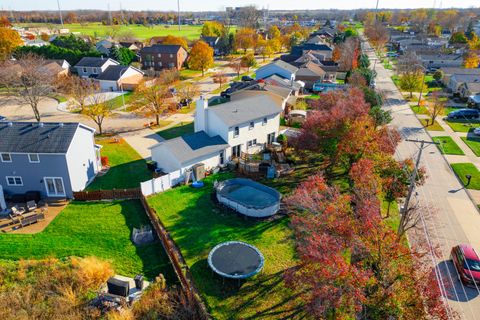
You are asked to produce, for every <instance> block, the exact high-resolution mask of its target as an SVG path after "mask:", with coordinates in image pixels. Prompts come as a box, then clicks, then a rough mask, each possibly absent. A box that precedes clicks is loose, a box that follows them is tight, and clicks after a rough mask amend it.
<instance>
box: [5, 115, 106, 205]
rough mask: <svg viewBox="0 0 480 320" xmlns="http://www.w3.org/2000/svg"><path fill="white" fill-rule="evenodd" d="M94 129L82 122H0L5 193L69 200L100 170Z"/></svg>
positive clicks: (98, 150)
mask: <svg viewBox="0 0 480 320" xmlns="http://www.w3.org/2000/svg"><path fill="white" fill-rule="evenodd" d="M94 133H95V129H92V128H90V127H87V126H85V125H83V124H81V123H37V122H0V136H1V137H2V139H0V184H1V185H2V187H3V190H4V192H5V193H6V194H11V195H14V194H23V193H26V192H28V191H37V192H40V194H41V196H42V197H45V198H72V197H73V192H75V191H81V190H83V189H85V187H86V186H87V185H88V184H89V183H90V182H91V181H93V179H94V178H95V176H96V175H97V173H98V172H99V171H100V170H101V159H100V146H99V145H96V144H95V140H94Z"/></svg>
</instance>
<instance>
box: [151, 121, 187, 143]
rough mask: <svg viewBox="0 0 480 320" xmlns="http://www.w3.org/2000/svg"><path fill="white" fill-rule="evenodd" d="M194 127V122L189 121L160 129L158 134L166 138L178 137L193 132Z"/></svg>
mask: <svg viewBox="0 0 480 320" xmlns="http://www.w3.org/2000/svg"><path fill="white" fill-rule="evenodd" d="M193 130H194V127H193V122H188V123H179V124H177V125H176V126H174V127H171V128H169V129H164V130H160V131H158V132H157V134H158V135H159V136H160V137H162V138H164V139H166V140H169V139H173V138H176V137H180V136H183V135H184V134H189V133H193Z"/></svg>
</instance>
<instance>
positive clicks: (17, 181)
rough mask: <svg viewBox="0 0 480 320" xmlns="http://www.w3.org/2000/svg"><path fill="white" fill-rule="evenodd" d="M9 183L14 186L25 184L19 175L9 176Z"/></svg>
mask: <svg viewBox="0 0 480 320" xmlns="http://www.w3.org/2000/svg"><path fill="white" fill-rule="evenodd" d="M6 178H7V185H8V186H13V187H21V186H23V180H22V177H19V176H7V177H6Z"/></svg>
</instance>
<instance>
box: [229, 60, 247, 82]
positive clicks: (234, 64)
mask: <svg viewBox="0 0 480 320" xmlns="http://www.w3.org/2000/svg"><path fill="white" fill-rule="evenodd" d="M228 66H229V67H230V68H232V69H233V70H234V71H235V73H236V74H237V76H238V77H240V73H241V72H242V70H243V68H244V67H243V63H242V59H237V58H231V59H230V62H229V64H228Z"/></svg>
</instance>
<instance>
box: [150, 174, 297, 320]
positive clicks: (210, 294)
mask: <svg viewBox="0 0 480 320" xmlns="http://www.w3.org/2000/svg"><path fill="white" fill-rule="evenodd" d="M230 177H233V174H232V173H223V174H217V175H213V176H210V177H208V178H206V179H205V180H204V181H205V183H206V185H205V187H204V188H202V189H194V188H191V187H189V186H181V187H178V188H174V189H172V190H169V191H166V192H164V193H161V194H158V195H156V196H153V197H150V198H148V203H149V204H150V206H151V207H152V208H154V209H155V210H156V212H157V214H158V216H159V217H160V219H161V221H162V222H163V223H164V225H165V227H166V228H167V230H168V231H169V233H170V235H171V236H172V238H173V239H174V240H175V242H176V243H177V245H178V246H179V247H180V249H181V251H182V253H183V256H184V257H185V260H186V262H187V264H188V266H189V268H190V271H191V273H192V275H193V278H194V280H195V284H196V286H197V287H198V289H199V291H200V293H201V295H202V298H203V299H204V301H206V304H207V307H208V308H209V311H210V312H211V313H212V316H213V318H215V319H232V318H245V319H248V318H262V319H278V318H282V317H285V318H288V315H289V314H290V312H291V311H290V309H289V308H291V307H292V306H291V305H290V304H289V302H292V299H293V298H292V293H291V291H290V290H289V289H287V288H286V287H285V286H284V280H283V273H284V272H285V271H286V270H287V269H288V268H290V267H293V266H294V265H295V264H296V258H295V248H294V243H293V239H292V233H291V230H290V228H289V227H288V223H289V219H288V218H287V217H284V218H281V219H277V220H272V221H270V220H252V219H246V218H245V217H241V216H239V215H237V214H236V213H234V212H232V211H229V210H225V209H223V208H222V207H219V206H218V205H216V204H215V203H214V202H213V201H212V191H213V181H215V180H224V179H228V178H230ZM230 240H239V241H245V242H248V243H250V244H252V245H254V246H256V247H257V248H258V249H259V250H260V251H261V252H262V254H263V255H264V257H265V266H264V268H263V271H262V272H261V273H260V274H258V275H257V276H255V277H253V278H251V279H248V280H246V281H244V282H242V284H241V286H240V287H239V286H238V283H237V281H228V280H225V282H223V281H222V279H221V278H220V277H219V276H217V275H215V274H214V273H213V272H212V270H210V268H209V267H208V264H207V256H208V254H209V252H210V250H211V249H213V247H214V246H216V245H217V244H219V243H221V242H224V241H230Z"/></svg>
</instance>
